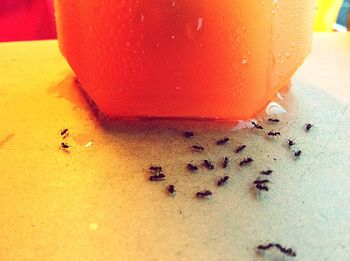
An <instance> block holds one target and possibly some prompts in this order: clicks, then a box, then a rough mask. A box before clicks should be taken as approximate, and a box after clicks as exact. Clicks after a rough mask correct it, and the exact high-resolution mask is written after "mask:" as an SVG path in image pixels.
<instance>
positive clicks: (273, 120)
mask: <svg viewBox="0 0 350 261" xmlns="http://www.w3.org/2000/svg"><path fill="white" fill-rule="evenodd" d="M269 122H274V123H278V122H280V120H279V119H276V118H275V119H269Z"/></svg>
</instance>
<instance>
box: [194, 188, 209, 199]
mask: <svg viewBox="0 0 350 261" xmlns="http://www.w3.org/2000/svg"><path fill="white" fill-rule="evenodd" d="M212 195H213V193H212V192H211V191H210V190H203V191H199V192H197V194H196V196H197V198H211V196H212Z"/></svg>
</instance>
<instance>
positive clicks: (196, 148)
mask: <svg viewBox="0 0 350 261" xmlns="http://www.w3.org/2000/svg"><path fill="white" fill-rule="evenodd" d="M192 149H194V150H196V151H204V148H203V147H202V146H198V145H193V146H192Z"/></svg>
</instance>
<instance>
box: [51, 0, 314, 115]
mask: <svg viewBox="0 0 350 261" xmlns="http://www.w3.org/2000/svg"><path fill="white" fill-rule="evenodd" d="M55 6H56V16H57V27H58V28H57V29H58V39H59V45H60V49H61V51H62V53H63V55H64V56H65V57H66V59H67V61H68V62H69V64H70V65H71V67H72V69H73V71H74V72H75V74H76V75H77V77H78V79H79V81H80V82H81V84H82V86H83V88H84V89H85V91H86V92H87V94H88V95H89V96H90V97H91V99H92V100H93V101H94V102H95V103H96V104H97V106H98V107H99V109H100V110H101V111H102V112H103V113H104V114H105V115H106V116H107V117H109V118H117V117H181V118H183V117H184V118H219V119H230V120H238V119H248V118H251V117H253V116H255V114H256V113H257V112H259V111H260V110H261V109H262V108H264V106H266V104H267V103H268V102H269V101H270V100H271V99H272V97H273V96H274V95H275V94H276V92H278V91H279V90H280V89H282V88H283V87H284V86H285V85H286V84H287V83H288V82H289V81H290V78H291V77H292V75H293V74H294V72H295V71H296V69H297V68H298V67H299V66H300V65H301V64H302V63H303V61H304V59H305V57H306V56H307V55H308V54H309V52H310V46H311V38H312V29H313V11H314V1H313V0H284V1H277V0H273V1H239V0H217V1H209V0H206V1H204V0H173V1H170V0H157V1H154V0H106V1H100V0H90V1H86V0H57V1H56V2H55Z"/></svg>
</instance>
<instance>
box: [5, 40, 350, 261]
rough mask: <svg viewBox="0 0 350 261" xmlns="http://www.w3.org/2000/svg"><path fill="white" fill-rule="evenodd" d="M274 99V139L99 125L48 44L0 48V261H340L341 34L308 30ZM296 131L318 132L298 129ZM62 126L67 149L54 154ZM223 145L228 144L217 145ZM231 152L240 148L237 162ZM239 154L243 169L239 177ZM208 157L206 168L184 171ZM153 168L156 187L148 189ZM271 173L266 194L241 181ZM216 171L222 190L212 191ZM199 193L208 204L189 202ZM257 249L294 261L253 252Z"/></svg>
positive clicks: (346, 124)
mask: <svg viewBox="0 0 350 261" xmlns="http://www.w3.org/2000/svg"><path fill="white" fill-rule="evenodd" d="M282 96H283V98H284V99H283V100H282V101H280V103H281V104H282V105H283V106H284V107H285V108H286V110H287V111H288V113H287V114H285V115H283V116H280V120H281V123H279V124H275V125H273V124H269V123H267V122H266V121H265V120H263V121H262V122H261V124H262V125H263V126H265V129H266V130H268V131H269V130H272V129H274V130H276V131H279V132H281V134H282V135H281V137H279V138H277V139H267V138H266V137H265V135H264V132H263V131H256V130H251V129H244V130H239V131H232V128H233V126H234V124H233V123H220V122H205V121H169V120H167V121H165V120H164V121H161V120H158V121H156V120H144V121H140V120H134V121H118V122H114V123H106V122H103V121H99V120H97V115H96V114H95V113H94V112H93V110H92V109H91V108H90V107H89V105H88V103H87V102H86V99H85V98H84V96H83V94H82V93H81V92H80V91H79V89H78V88H77V86H76V84H75V83H74V77H73V74H72V72H71V70H70V68H69V67H68V65H67V64H66V62H65V60H64V59H63V58H62V57H61V55H60V53H59V51H58V49H57V42H56V41H41V42H26V43H23V42H20V43H2V44H0V108H1V109H0V202H1V204H0V213H1V215H0V260H162V261H163V260H239V261H241V260H242V261H244V260H307V261H312V260H315V261H320V260H327V261H328V260H336V261H338V260H340V261H342V260H350V171H349V170H350V157H349V156H350V138H349V137H350V110H349V104H350V34H336V33H334V34H316V35H315V37H314V46H313V51H312V54H311V55H310V56H309V57H308V59H307V61H306V62H305V64H304V65H303V66H302V67H301V68H300V69H299V71H298V72H297V74H296V75H295V77H294V78H293V86H292V88H291V90H290V91H289V92H288V93H287V94H283V95H282ZM306 122H311V123H313V124H314V125H315V127H314V128H313V129H311V131H310V132H308V133H306V132H305V131H304V130H303V125H304V124H305V123H306ZM63 128H68V129H69V136H68V138H66V139H65V142H67V143H68V144H69V145H70V146H71V148H70V149H69V151H70V152H65V151H63V150H61V149H60V148H59V146H60V143H61V142H62V138H61V135H60V130H61V129H63ZM184 130H193V131H195V133H196V135H195V137H194V138H193V139H186V138H184V137H183V136H182V135H181V134H182V132H183V131H184ZM224 136H228V137H230V138H231V141H230V143H228V144H227V145H224V146H217V145H216V141H217V140H218V139H219V138H222V137H224ZM286 138H295V140H296V143H297V148H299V149H301V150H302V155H301V157H300V159H299V160H294V159H293V157H292V155H291V151H290V150H289V149H287V148H286V146H285V145H284V141H285V139H286ZM193 144H200V145H202V146H204V148H205V151H204V152H202V153H195V152H192V151H191V149H190V147H191V146H192V145H193ZM239 144H246V145H247V148H246V150H245V151H243V152H242V153H241V154H236V153H234V152H233V150H234V148H235V147H236V146H238V145H239ZM224 156H230V157H231V165H230V167H229V168H228V169H226V170H224V169H222V168H221V167H220V160H221V159H222V157H224ZM248 156H250V157H252V158H253V159H254V162H253V164H252V165H251V166H247V167H244V168H241V167H238V163H239V161H240V160H241V159H242V158H243V157H248ZM209 158H210V159H211V160H212V161H214V162H215V164H216V165H215V170H214V171H209V170H205V169H203V168H200V170H199V172H198V173H195V174H193V173H190V172H188V171H187V170H186V165H187V163H189V162H193V163H200V161H201V160H204V159H209ZM150 164H160V165H161V166H163V168H164V171H165V174H166V175H167V180H166V181H162V182H156V183H152V182H149V181H148V176H149V173H148V171H147V169H148V166H149V165H150ZM268 167H269V168H271V169H273V170H274V173H273V175H272V176H271V177H270V178H269V179H270V181H271V183H270V184H269V188H270V191H269V192H263V193H261V195H260V196H259V195H257V194H256V193H255V191H254V190H252V189H251V187H252V183H253V181H254V180H255V178H257V177H258V176H259V171H260V170H261V169H264V168H268ZM224 174H226V175H228V176H230V180H229V182H228V184H227V185H226V186H224V187H217V186H216V181H217V179H218V178H219V177H220V176H222V175H224ZM169 184H174V185H175V188H176V190H177V193H176V196H169V195H168V194H167V193H166V186H167V185H169ZM202 189H210V190H211V191H212V192H213V197H212V198H211V199H202V200H200V199H197V198H196V197H195V195H196V192H197V191H199V190H202ZM268 242H275V243H280V244H282V245H283V246H286V247H292V248H293V250H295V251H296V254H297V256H296V257H295V258H289V259H288V258H287V257H283V255H282V254H280V253H279V252H278V251H276V250H272V251H268V252H266V254H265V255H258V254H257V253H256V249H255V248H256V246H257V245H259V244H263V243H268Z"/></svg>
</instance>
